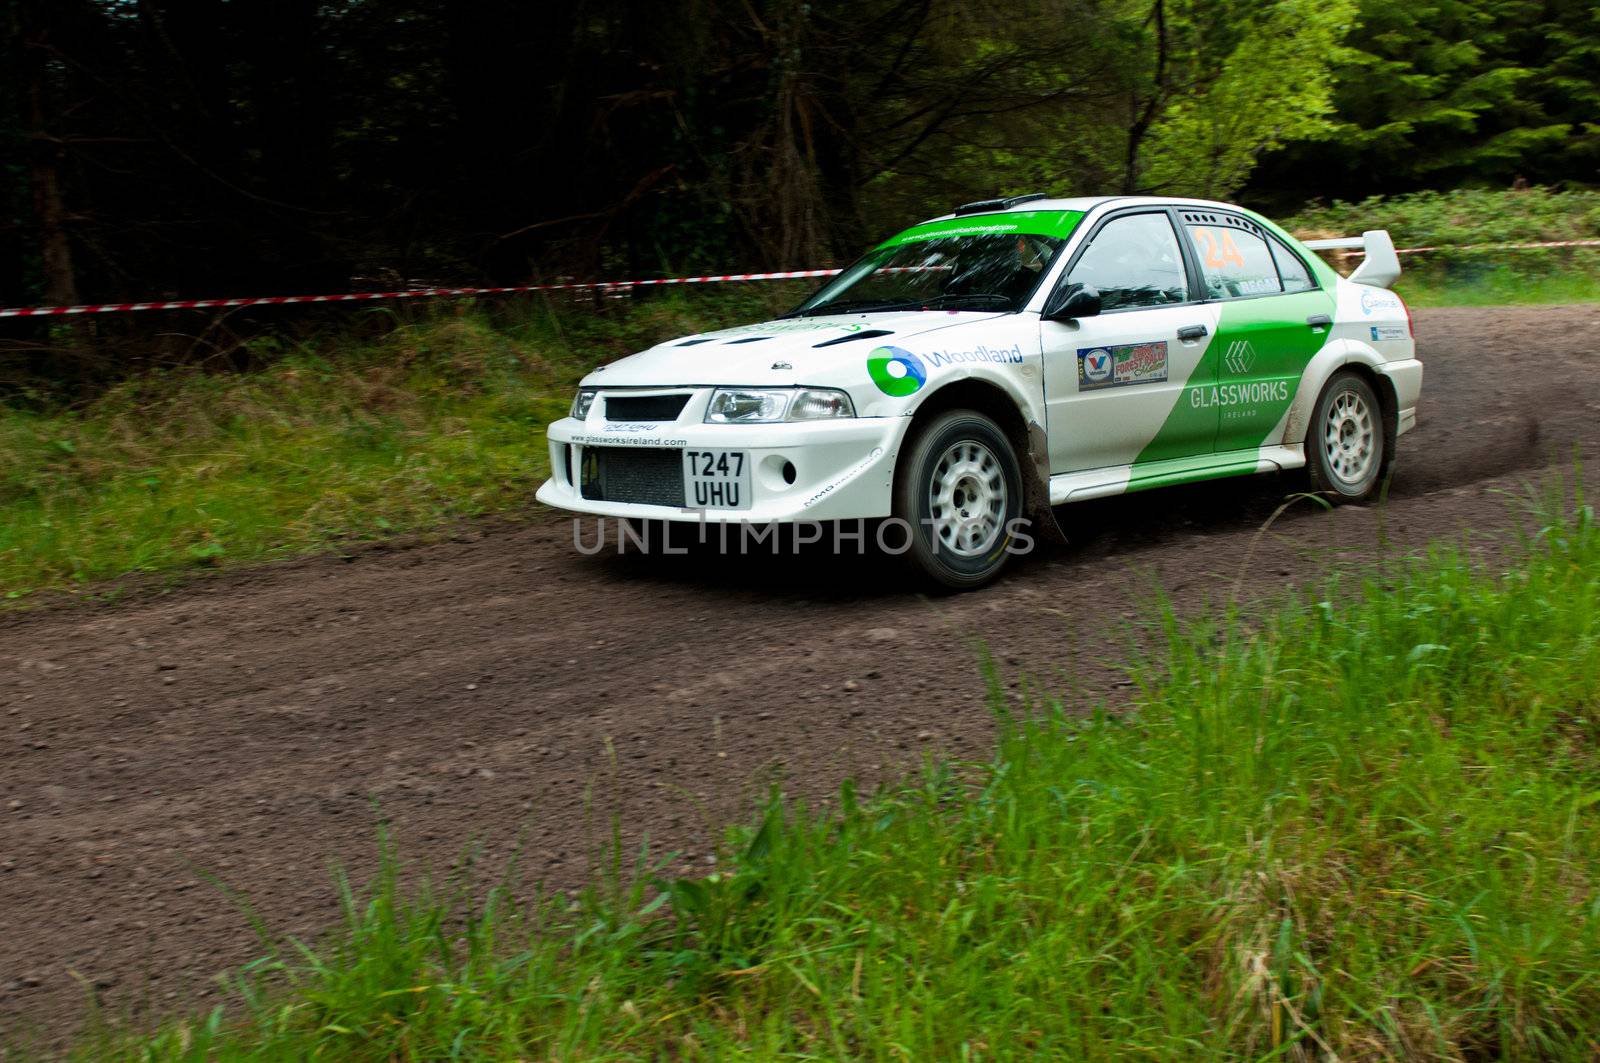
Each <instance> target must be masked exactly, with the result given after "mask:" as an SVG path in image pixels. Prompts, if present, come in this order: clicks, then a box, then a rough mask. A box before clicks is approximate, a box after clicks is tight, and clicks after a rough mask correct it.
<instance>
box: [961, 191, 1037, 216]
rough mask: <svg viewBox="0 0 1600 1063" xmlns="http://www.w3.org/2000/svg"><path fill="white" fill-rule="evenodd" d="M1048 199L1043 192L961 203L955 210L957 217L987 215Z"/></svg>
mask: <svg viewBox="0 0 1600 1063" xmlns="http://www.w3.org/2000/svg"><path fill="white" fill-rule="evenodd" d="M1045 198H1048V197H1046V196H1045V194H1044V193H1043V192H1029V193H1028V194H1027V195H1025V196H1011V197H1009V198H1007V199H980V200H977V201H976V202H973V203H963V204H961V206H959V207H957V208H956V210H955V213H956V215H957V216H958V217H959V216H960V215H962V214H987V213H988V212H990V211H994V210H1009V209H1010V208H1012V207H1014V206H1016V205H1017V204H1019V203H1032V202H1033V201H1034V200H1036V199H1045Z"/></svg>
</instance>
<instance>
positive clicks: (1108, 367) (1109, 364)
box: [1078, 340, 1167, 391]
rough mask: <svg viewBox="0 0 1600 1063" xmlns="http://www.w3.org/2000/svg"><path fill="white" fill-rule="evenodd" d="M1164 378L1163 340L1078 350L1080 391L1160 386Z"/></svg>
mask: <svg viewBox="0 0 1600 1063" xmlns="http://www.w3.org/2000/svg"><path fill="white" fill-rule="evenodd" d="M1166 379H1167V341H1166V340H1155V341H1153V342H1150V343H1125V344H1120V345H1118V346H1115V347H1079V348H1078V390H1079V391H1100V390H1102V389H1104V388H1117V387H1127V386H1130V385H1134V384H1159V383H1161V382H1162V381H1164V380H1166Z"/></svg>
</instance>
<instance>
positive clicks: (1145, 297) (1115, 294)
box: [1066, 213, 1189, 310]
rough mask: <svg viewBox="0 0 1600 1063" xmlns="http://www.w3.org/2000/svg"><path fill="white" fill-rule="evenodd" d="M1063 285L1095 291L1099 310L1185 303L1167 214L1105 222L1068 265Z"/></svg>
mask: <svg viewBox="0 0 1600 1063" xmlns="http://www.w3.org/2000/svg"><path fill="white" fill-rule="evenodd" d="M1066 283H1067V284H1069V285H1077V286H1079V287H1084V286H1092V287H1095V288H1098V289H1099V290H1100V307H1101V309H1102V310H1126V309H1129V308H1130V307H1139V306H1166V305H1167V304H1169V303H1183V302H1188V300H1189V281H1188V277H1187V275H1186V274H1185V273H1184V270H1183V252H1182V251H1181V250H1180V249H1179V247H1178V237H1177V234H1176V233H1174V232H1173V231H1172V222H1171V221H1170V220H1168V218H1167V216H1166V214H1164V213H1162V214H1130V215H1127V216H1125V217H1121V218H1116V219H1114V220H1112V221H1109V222H1107V223H1106V225H1105V227H1104V228H1102V229H1101V230H1100V231H1099V232H1098V233H1096V234H1095V236H1094V240H1093V242H1091V243H1090V244H1089V247H1088V250H1086V251H1084V253H1083V256H1082V257H1081V258H1079V259H1078V261H1077V262H1076V263H1075V264H1074V265H1073V267H1072V272H1071V273H1069V274H1068V275H1067V280H1066Z"/></svg>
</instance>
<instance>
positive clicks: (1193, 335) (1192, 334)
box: [1178, 325, 1206, 340]
mask: <svg viewBox="0 0 1600 1063" xmlns="http://www.w3.org/2000/svg"><path fill="white" fill-rule="evenodd" d="M1205 334H1206V327H1205V326H1204V325H1185V326H1184V327H1183V328H1181V329H1179V330H1178V338H1179V339H1180V340H1197V339H1199V338H1200V337H1202V336H1204V335H1205Z"/></svg>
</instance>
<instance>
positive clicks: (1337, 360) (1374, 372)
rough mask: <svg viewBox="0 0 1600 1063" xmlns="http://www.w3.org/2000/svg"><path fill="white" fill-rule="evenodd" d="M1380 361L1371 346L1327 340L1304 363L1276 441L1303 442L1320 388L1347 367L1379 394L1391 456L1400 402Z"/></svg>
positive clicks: (1347, 369)
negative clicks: (1292, 399)
mask: <svg viewBox="0 0 1600 1063" xmlns="http://www.w3.org/2000/svg"><path fill="white" fill-rule="evenodd" d="M1383 364H1384V360H1383V359H1382V358H1381V357H1380V356H1379V355H1378V354H1377V352H1376V351H1373V350H1372V349H1371V348H1370V347H1365V346H1362V345H1361V344H1358V343H1354V342H1351V341H1349V340H1339V341H1335V342H1333V343H1330V344H1328V345H1327V346H1326V347H1324V348H1323V349H1322V350H1321V351H1319V352H1318V353H1317V355H1316V357H1314V358H1313V359H1312V360H1311V363H1310V364H1309V365H1307V366H1306V368H1305V372H1304V373H1303V374H1301V377H1300V386H1299V389H1298V390H1297V391H1296V392H1295V397H1294V401H1293V402H1292V403H1290V404H1289V409H1288V411H1287V412H1286V413H1285V414H1284V425H1283V433H1282V435H1281V436H1279V437H1278V442H1281V443H1283V444H1286V445H1289V446H1294V445H1297V444H1300V443H1304V442H1305V438H1306V432H1307V431H1309V430H1310V428H1311V415H1312V412H1313V410H1314V409H1315V407H1316V404H1317V399H1318V398H1320V397H1321V395H1322V389H1323V388H1325V387H1327V386H1328V381H1329V380H1332V379H1333V375H1334V374H1335V373H1338V372H1341V371H1347V372H1352V373H1355V374H1356V375H1357V376H1359V377H1361V378H1362V379H1363V380H1365V381H1366V382H1367V385H1368V386H1369V387H1371V388H1372V391H1373V394H1375V395H1377V396H1378V406H1379V407H1380V410H1381V413H1382V415H1383V430H1384V437H1385V439H1386V441H1388V443H1389V444H1390V446H1389V447H1388V448H1386V449H1387V451H1388V453H1389V456H1390V457H1391V458H1392V456H1393V451H1394V445H1393V444H1394V441H1395V440H1396V439H1397V438H1398V435H1399V426H1400V402H1399V397H1398V395H1397V394H1396V392H1395V387H1394V381H1392V380H1390V379H1389V377H1388V375H1387V374H1386V373H1384V372H1383V371H1382V368H1381V367H1382V366H1383ZM1386 460H1387V459H1386Z"/></svg>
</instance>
